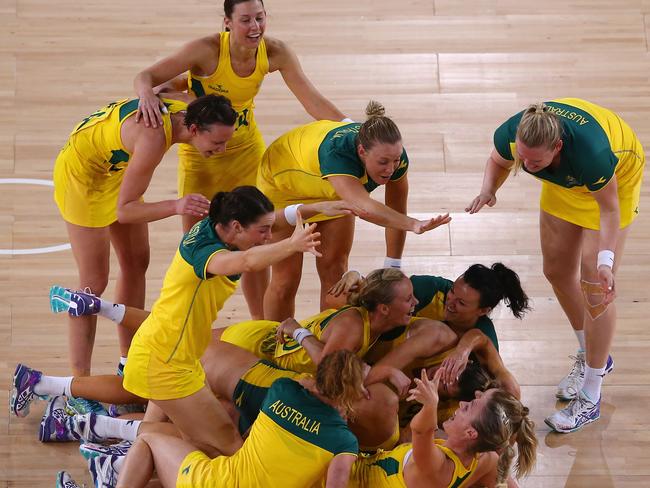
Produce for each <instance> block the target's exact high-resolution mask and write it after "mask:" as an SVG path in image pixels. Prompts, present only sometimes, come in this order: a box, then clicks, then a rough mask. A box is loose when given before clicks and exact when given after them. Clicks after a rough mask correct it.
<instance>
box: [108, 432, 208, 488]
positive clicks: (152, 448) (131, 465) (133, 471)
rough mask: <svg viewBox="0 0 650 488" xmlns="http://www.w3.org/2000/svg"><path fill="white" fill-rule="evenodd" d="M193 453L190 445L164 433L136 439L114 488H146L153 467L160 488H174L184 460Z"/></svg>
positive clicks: (145, 435)
mask: <svg viewBox="0 0 650 488" xmlns="http://www.w3.org/2000/svg"><path fill="white" fill-rule="evenodd" d="M196 450H197V449H196V447H195V446H193V445H192V444H190V443H189V442H187V441H184V440H182V439H178V438H176V437H171V436H167V435H164V434H143V435H141V436H138V440H136V441H135V443H134V444H133V446H131V448H130V449H129V454H128V455H127V457H126V460H125V461H124V466H122V470H121V472H120V475H119V480H118V482H117V487H118V488H120V487H129V488H133V487H136V488H140V487H144V486H146V485H147V482H148V481H149V480H150V479H151V476H152V475H153V471H154V467H155V469H156V472H157V473H158V478H159V479H160V482H161V484H162V486H163V487H165V488H173V487H175V486H176V479H177V477H178V470H179V469H180V466H181V463H182V462H183V459H185V457H186V456H187V455H188V454H189V453H191V452H194V451H196Z"/></svg>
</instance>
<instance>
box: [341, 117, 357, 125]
mask: <svg viewBox="0 0 650 488" xmlns="http://www.w3.org/2000/svg"><path fill="white" fill-rule="evenodd" d="M341 122H347V123H348V124H353V123H354V120H352V119H351V118H350V117H346V118H344V119H341Z"/></svg>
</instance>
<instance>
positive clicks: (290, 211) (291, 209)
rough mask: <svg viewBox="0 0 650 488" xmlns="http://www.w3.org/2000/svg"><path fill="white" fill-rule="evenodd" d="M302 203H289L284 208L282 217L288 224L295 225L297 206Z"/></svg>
mask: <svg viewBox="0 0 650 488" xmlns="http://www.w3.org/2000/svg"><path fill="white" fill-rule="evenodd" d="M301 205H302V203H296V204H295V205H289V206H288V207H285V208H284V218H285V219H287V223H288V224H289V225H296V220H297V218H298V215H297V213H298V207H300V206H301Z"/></svg>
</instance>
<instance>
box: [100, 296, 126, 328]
mask: <svg viewBox="0 0 650 488" xmlns="http://www.w3.org/2000/svg"><path fill="white" fill-rule="evenodd" d="M99 300H100V301H101V304H100V307H99V313H98V315H101V316H102V317H106V318H107V319H109V320H112V321H113V322H115V323H116V324H120V323H122V320H124V314H126V306H124V305H122V304H121V303H113V302H109V301H106V300H104V299H103V298H100V299H99Z"/></svg>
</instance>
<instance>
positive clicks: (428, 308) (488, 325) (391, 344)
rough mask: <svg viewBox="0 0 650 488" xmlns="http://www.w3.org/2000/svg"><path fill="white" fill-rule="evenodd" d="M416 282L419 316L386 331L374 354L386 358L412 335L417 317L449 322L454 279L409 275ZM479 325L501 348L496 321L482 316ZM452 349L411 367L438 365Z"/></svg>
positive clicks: (415, 294)
mask: <svg viewBox="0 0 650 488" xmlns="http://www.w3.org/2000/svg"><path fill="white" fill-rule="evenodd" d="M409 279H410V280H411V283H412V284H413V295H414V296H415V298H417V300H418V304H417V305H416V306H415V315H416V316H415V317H414V318H412V319H411V321H410V322H409V324H408V325H406V326H401V327H395V328H394V329H393V330H390V331H388V332H385V333H383V334H382V335H381V336H379V339H378V340H377V343H376V344H377V345H376V347H375V350H373V352H372V354H373V357H376V356H379V357H383V356H384V355H386V354H387V353H388V352H389V351H390V350H391V349H393V348H395V347H397V346H398V345H399V344H401V343H402V342H404V341H405V340H406V339H407V338H408V334H409V328H410V326H411V325H412V324H413V323H415V322H416V321H417V320H420V319H423V318H426V319H431V320H438V321H440V322H445V320H444V318H445V302H446V300H447V294H448V293H449V291H450V290H451V288H452V287H453V286H454V282H453V281H451V280H448V279H446V278H442V277H441V276H426V275H413V276H411V277H410V278H409ZM474 327H475V328H477V329H479V330H480V331H481V332H483V333H484V334H485V335H486V336H487V337H488V338H489V339H490V340H491V341H492V344H494V347H495V348H496V349H497V351H498V350H499V342H498V340H497V333H496V330H495V329H494V323H493V322H492V320H491V319H490V318H489V317H487V316H485V315H484V316H482V317H480V318H479V319H478V321H477V322H476V324H475V326H474ZM449 353H450V351H445V352H442V353H440V354H437V355H435V356H432V357H430V358H427V359H426V360H424V361H417V362H416V363H414V364H412V365H411V366H410V367H411V368H413V369H414V370H417V371H419V370H420V369H421V368H429V367H432V366H436V365H438V364H440V363H441V362H442V360H443V359H444V358H445V357H447V355H448V354H449Z"/></svg>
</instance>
